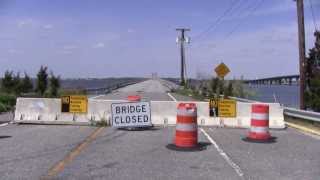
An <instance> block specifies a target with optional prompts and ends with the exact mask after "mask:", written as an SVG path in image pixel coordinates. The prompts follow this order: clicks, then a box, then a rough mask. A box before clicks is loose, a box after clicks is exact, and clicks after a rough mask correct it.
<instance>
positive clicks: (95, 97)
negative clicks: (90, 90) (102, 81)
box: [89, 94, 105, 99]
mask: <svg viewBox="0 0 320 180" xmlns="http://www.w3.org/2000/svg"><path fill="white" fill-rule="evenodd" d="M102 96H105V95H104V94H101V95H98V96H93V97H91V98H89V99H97V98H98V97H102Z"/></svg>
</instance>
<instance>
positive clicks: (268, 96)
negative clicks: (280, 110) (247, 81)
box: [247, 85, 299, 108]
mask: <svg viewBox="0 0 320 180" xmlns="http://www.w3.org/2000/svg"><path fill="white" fill-rule="evenodd" d="M247 88H248V89H249V90H250V91H252V92H253V94H254V95H253V96H252V97H250V99H253V100H257V101H262V102H278V103H280V104H283V105H284V106H286V107H294V108H298V107H299V86H297V85H292V86H289V85H250V86H249V85H247Z"/></svg>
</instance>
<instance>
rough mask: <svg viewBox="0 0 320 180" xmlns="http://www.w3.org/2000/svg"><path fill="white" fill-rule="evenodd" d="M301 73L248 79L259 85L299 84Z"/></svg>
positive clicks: (249, 82)
mask: <svg viewBox="0 0 320 180" xmlns="http://www.w3.org/2000/svg"><path fill="white" fill-rule="evenodd" d="M299 81H300V76H299V75H285V76H274V77H268V78H261V79H254V80H247V81H245V83H247V84H252V85H253V84H257V85H297V84H299Z"/></svg>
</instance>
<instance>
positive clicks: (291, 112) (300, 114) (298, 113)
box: [283, 107, 320, 122]
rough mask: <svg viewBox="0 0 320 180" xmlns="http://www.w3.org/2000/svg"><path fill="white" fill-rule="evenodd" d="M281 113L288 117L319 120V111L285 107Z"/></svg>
mask: <svg viewBox="0 0 320 180" xmlns="http://www.w3.org/2000/svg"><path fill="white" fill-rule="evenodd" d="M283 114H285V115H286V116H290V117H295V118H301V119H304V120H309V121H316V122H320V113H317V112H311V111H304V110H299V109H294V108H288V107H285V108H284V111H283Z"/></svg>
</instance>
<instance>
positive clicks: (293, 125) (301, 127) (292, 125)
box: [286, 122, 320, 136]
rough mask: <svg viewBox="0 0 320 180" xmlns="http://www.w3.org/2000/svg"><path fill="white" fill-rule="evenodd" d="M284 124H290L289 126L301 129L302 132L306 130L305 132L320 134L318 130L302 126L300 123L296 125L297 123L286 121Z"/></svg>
mask: <svg viewBox="0 0 320 180" xmlns="http://www.w3.org/2000/svg"><path fill="white" fill-rule="evenodd" d="M286 124H287V125H288V126H290V127H293V128H296V129H298V130H301V131H304V132H306V133H310V134H315V135H318V136H320V132H319V131H316V130H313V129H310V128H308V127H304V126H302V125H298V124H294V123H290V122H286Z"/></svg>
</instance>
